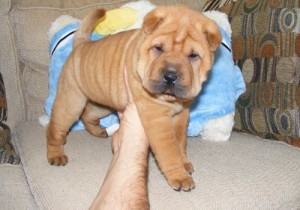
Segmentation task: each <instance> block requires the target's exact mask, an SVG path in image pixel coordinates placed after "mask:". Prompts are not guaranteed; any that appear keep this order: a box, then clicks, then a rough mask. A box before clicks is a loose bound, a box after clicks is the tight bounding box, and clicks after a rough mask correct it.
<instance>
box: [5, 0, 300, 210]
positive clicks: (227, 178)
mask: <svg viewBox="0 0 300 210" xmlns="http://www.w3.org/2000/svg"><path fill="white" fill-rule="evenodd" d="M126 2H128V1H126V0H113V1H112V0H80V1H79V0H78V1H75V0H53V1H46V0H45V1H44V0H43V1H41V0H0V20H1V27H0V71H1V74H2V77H3V81H2V80H1V87H2V86H3V88H4V86H5V92H4V91H1V97H2V99H1V101H0V102H1V103H0V108H1V110H0V111H1V114H0V120H1V123H0V125H1V129H0V131H1V135H0V137H1V141H0V149H1V150H0V159H1V164H0V208H1V209H3V210H11V209H18V210H20V209H30V210H31V209H53V210H59V209H62V210H68V209H70V210H77V209H78V210H81V209H88V207H89V205H90V204H91V202H92V200H93V198H94V197H95V196H96V194H97V192H98V190H99V188H100V186H101V183H102V181H103V179H104V177H105V174H106V171H107V169H108V167H109V164H110V160H111V157H112V152H111V149H110V144H111V139H110V138H108V139H99V138H95V137H93V136H91V135H90V134H88V133H87V132H86V131H76V132H71V133H70V135H69V137H68V144H67V146H66V148H65V149H66V152H67V154H68V156H69V163H68V165H67V166H65V167H53V166H50V165H49V164H48V163H47V158H46V139H45V128H43V127H42V126H40V125H39V123H38V118H39V117H40V116H42V115H43V114H44V110H43V103H44V100H45V98H46V97H47V94H48V72H47V70H48V65H49V60H50V55H49V53H48V40H47V31H48V29H49V27H50V24H51V22H53V21H54V20H55V19H56V18H57V17H58V16H60V15H62V14H69V15H72V16H74V17H78V18H82V17H83V16H84V15H85V14H87V12H88V11H90V10H91V9H92V8H95V7H104V8H106V9H112V8H116V7H119V6H121V5H123V4H124V3H126ZM224 2H225V1H208V2H205V1H202V2H201V1H189V0H152V3H154V4H157V5H167V4H178V3H183V4H186V5H188V6H190V7H193V8H195V9H198V10H199V11H202V10H203V8H204V9H206V10H208V9H219V10H221V11H224V12H226V13H227V14H228V15H229V18H230V20H231V23H232V28H233V51H234V57H235V60H236V62H237V64H238V65H239V66H240V67H241V69H242V72H243V75H244V77H245V81H246V82H247V91H246V93H245V94H244V95H243V96H241V98H240V99H239V101H238V102H237V106H236V107H237V112H236V118H235V120H236V124H235V128H234V131H233V133H232V135H231V137H230V140H229V141H226V142H210V141H203V140H201V137H195V138H189V139H188V146H187V153H188V157H189V159H190V160H191V162H192V163H193V165H194V168H195V172H194V173H193V178H194V180H195V182H196V188H195V189H194V190H192V191H191V192H177V191H174V190H172V189H171V188H170V187H169V186H168V184H167V182H166V180H165V179H164V177H163V175H162V174H161V172H160V171H159V169H158V168H157V165H156V163H155V161H154V158H153V157H150V160H149V178H148V187H149V199H150V206H151V209H155V210H156V209H157V210H176V209H178V210H186V209H300V150H299V148H298V147H297V146H299V145H300V144H299V139H300V138H299V136H300V135H299V132H300V131H299V130H300V128H299V122H300V117H299V116H300V114H299V110H300V109H299V107H300V100H299V95H300V88H299V80H300V70H299V69H300V65H299V63H300V62H299V57H300V44H299V43H300V38H299V35H298V34H299V14H300V13H299V2H298V1H296V0H295V1H287V0H281V1H271V0H270V1H247V0H238V1H226V3H225V4H224ZM287 8H288V9H287ZM291 8H292V9H291ZM281 13H282V16H280V14H281ZM284 17H285V18H286V19H284ZM295 17H296V18H295ZM297 17H298V18H297ZM276 18H277V19H276ZM280 18H281V19H280ZM254 20H256V21H257V22H259V21H260V24H259V25H258V26H259V27H258V26H256V25H255V24H254V23H255V22H254ZM276 20H280V21H277V22H280V24H279V23H278V27H276V26H277V25H276ZM264 21H265V22H264ZM293 21H294V22H296V23H295V24H296V25H295V24H294V22H293ZM274 22H275V23H274ZM268 24H270V25H268ZM272 24H273V25H272ZM293 24H294V26H291V27H293V28H292V29H290V28H288V26H290V25H293ZM269 29H276V30H277V31H274V32H272V33H270V31H269V32H268V34H271V35H272V34H273V35H274V34H275V35H276V36H275V35H274V37H275V38H276V37H279V38H278V39H275V38H274V37H273V36H271V38H270V39H267V38H266V37H265V36H264V38H262V37H263V36H262V34H264V33H265V31H264V30H269ZM280 30H281V31H280ZM284 35H285V36H284ZM272 37H273V38H272ZM263 41H265V42H263ZM278 42H280V43H278ZM285 45H286V46H288V47H285ZM255 46H260V48H259V49H258V48H255ZM260 52H262V53H260ZM267 70H269V71H267ZM1 90H2V89H1ZM279 96H281V97H279ZM292 100H293V102H291V101H292ZM257 101H258V102H257ZM290 103H292V106H291V105H290ZM274 104H275V105H274ZM278 104H279V105H278ZM276 105H278V106H276ZM267 138H268V139H267Z"/></svg>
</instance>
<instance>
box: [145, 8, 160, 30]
mask: <svg viewBox="0 0 300 210" xmlns="http://www.w3.org/2000/svg"><path fill="white" fill-rule="evenodd" d="M164 18H165V14H164V12H163V11H162V10H161V9H154V10H153V11H151V12H149V13H148V14H147V15H146V16H145V18H144V22H143V27H142V28H143V31H144V32H145V33H146V34H151V33H152V32H153V31H155V30H156V29H157V28H158V27H159V25H160V24H161V23H162V22H163V21H164Z"/></svg>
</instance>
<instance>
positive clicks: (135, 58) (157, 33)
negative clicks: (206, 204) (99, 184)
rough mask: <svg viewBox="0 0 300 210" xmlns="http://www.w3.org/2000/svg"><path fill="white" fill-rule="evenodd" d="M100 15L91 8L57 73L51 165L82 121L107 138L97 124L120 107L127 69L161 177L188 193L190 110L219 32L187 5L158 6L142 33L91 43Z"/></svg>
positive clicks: (59, 162) (59, 161)
mask: <svg viewBox="0 0 300 210" xmlns="http://www.w3.org/2000/svg"><path fill="white" fill-rule="evenodd" d="M103 14H104V13H103V10H101V9H100V10H97V11H93V12H92V13H90V14H89V15H88V16H87V17H86V18H85V19H84V20H83V23H82V25H81V26H80V28H79V29H78V31H77V32H76V33H77V34H76V35H75V37H76V38H75V43H76V44H75V47H74V50H73V52H72V53H71V55H70V56H69V58H68V59H67V61H66V63H65V65H64V68H63V71H62V73H61V77H60V81H59V86H58V93H57V97H56V100H55V103H54V107H53V111H52V116H51V120H50V123H49V126H48V129H47V142H48V161H49V163H50V164H53V165H65V164H66V163H67V161H68V158H67V156H66V155H65V153H64V150H63V145H64V144H65V143H66V136H67V133H68V130H69V128H70V127H71V125H72V124H73V123H74V122H75V121H76V120H77V119H78V118H79V117H80V116H82V120H83V122H84V124H85V127H86V129H87V130H88V131H89V132H90V133H92V134H93V135H96V136H100V137H106V136H107V134H106V132H105V130H104V129H103V128H101V127H99V126H98V123H99V118H101V117H104V116H106V115H108V114H109V113H110V112H111V110H118V111H123V110H124V109H125V106H126V104H127V94H126V92H125V88H124V82H123V68H124V66H127V69H128V77H129V83H130V88H131V91H132V93H133V97H134V100H135V102H136V104H137V108H138V111H139V115H140V118H141V121H142V124H143V126H144V128H145V131H146V135H147V137H148V139H149V142H150V146H151V149H152V151H153V153H154V155H155V158H156V160H157V162H158V164H159V166H160V168H161V170H162V172H163V173H164V175H165V177H166V179H167V181H168V183H169V184H170V186H171V187H172V188H174V189H183V190H190V189H192V188H193V187H194V181H193V179H192V177H191V176H189V173H191V172H192V171H193V167H192V164H191V163H190V162H189V161H188V159H187V157H186V129H187V123H188V119H189V106H190V104H191V102H192V100H193V98H194V97H195V96H196V95H197V94H198V93H199V91H200V90H201V85H202V83H203V81H205V80H206V76H207V72H208V71H209V69H210V68H211V65H212V63H213V53H214V51H215V50H216V48H217V47H218V45H219V44H220V41H221V34H220V32H219V29H218V27H217V26H216V24H215V23H214V22H213V21H211V20H209V19H208V18H206V17H205V16H203V15H201V14H200V13H198V12H196V11H194V10H191V9H188V8H186V7H183V6H173V7H158V8H157V9H155V10H154V11H152V12H150V13H149V14H148V15H147V16H146V17H145V19H144V24H143V27H142V29H141V30H133V31H127V32H123V33H119V34H116V35H113V36H108V37H106V38H103V39H101V40H99V41H96V42H90V41H89V40H88V37H89V33H90V32H91V30H92V29H91V27H90V26H94V25H95V23H96V21H97V18H95V17H99V16H101V15H103ZM195 53H196V55H199V56H195ZM166 72H175V73H176V78H177V79H176V80H175V81H172V83H171V82H170V81H169V80H166V79H165V78H166V77H165V75H166ZM166 81H168V83H167V82H166ZM104 106H105V107H108V108H104Z"/></svg>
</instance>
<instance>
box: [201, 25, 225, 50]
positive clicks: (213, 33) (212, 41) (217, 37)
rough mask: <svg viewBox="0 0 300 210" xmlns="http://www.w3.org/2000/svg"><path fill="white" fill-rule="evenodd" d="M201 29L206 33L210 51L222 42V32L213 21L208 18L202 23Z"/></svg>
mask: <svg viewBox="0 0 300 210" xmlns="http://www.w3.org/2000/svg"><path fill="white" fill-rule="evenodd" d="M202 30H203V32H204V34H205V35H206V38H207V42H208V44H209V50H210V51H211V52H214V51H216V49H217V48H218V47H219V45H220V44H221V42H222V34H221V32H220V29H219V27H218V26H217V24H216V23H215V22H214V21H212V20H208V21H207V22H206V23H205V24H204V25H202Z"/></svg>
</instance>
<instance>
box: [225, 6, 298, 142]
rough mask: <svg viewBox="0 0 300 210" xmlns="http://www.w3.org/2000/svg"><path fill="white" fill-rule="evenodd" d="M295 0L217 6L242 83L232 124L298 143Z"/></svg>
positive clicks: (296, 9)
mask: <svg viewBox="0 0 300 210" xmlns="http://www.w3.org/2000/svg"><path fill="white" fill-rule="evenodd" d="M299 6H300V5H299V1H298V0H282V1H263V0H259V1H251V0H240V1H235V2H232V3H230V4H227V5H225V6H223V7H222V8H221V9H220V10H221V11H224V12H226V13H227V14H228V15H229V17H230V20H231V24H232V30H233V34H232V42H233V43H232V45H233V55H234V59H235V61H236V62H237V63H238V65H239V67H240V68H241V69H242V73H243V76H244V79H245V81H246V83H247V90H246V92H245V93H244V94H243V95H242V96H241V97H240V99H239V100H238V102H237V106H236V109H237V112H236V117H235V122H236V123H235V129H236V130H238V131H245V132H248V133H251V134H255V135H259V136H261V137H263V138H270V139H277V140H281V141H285V142H287V143H289V144H292V145H295V146H300V120H299V119H300V34H299V32H300V18H299V17H300V9H299Z"/></svg>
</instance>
